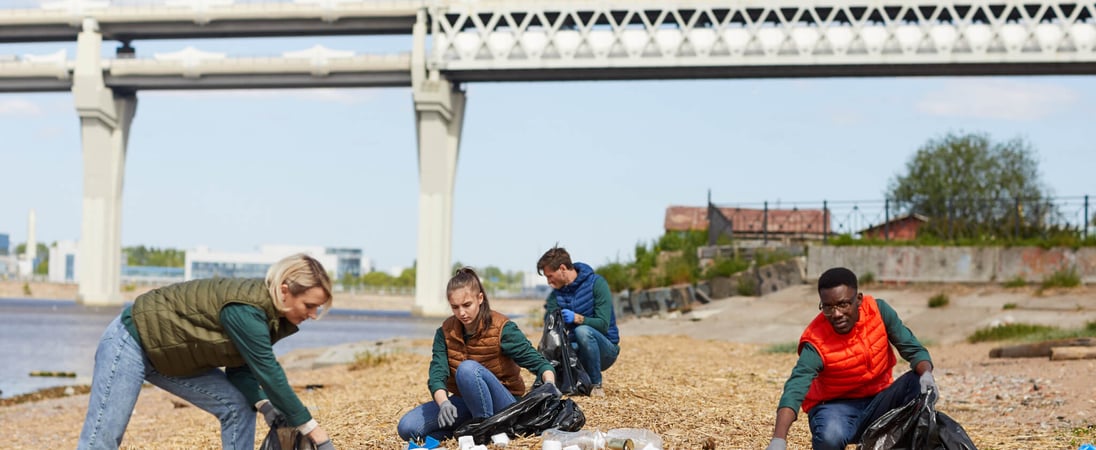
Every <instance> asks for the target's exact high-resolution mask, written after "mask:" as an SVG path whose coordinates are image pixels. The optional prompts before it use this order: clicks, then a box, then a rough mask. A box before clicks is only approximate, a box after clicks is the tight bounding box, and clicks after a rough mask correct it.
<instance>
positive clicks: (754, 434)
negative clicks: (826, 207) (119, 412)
mask: <svg viewBox="0 0 1096 450" xmlns="http://www.w3.org/2000/svg"><path fill="white" fill-rule="evenodd" d="M937 290H938V289H937V288H932V289H921V290H902V291H892V292H885V293H884V295H881V296H884V297H885V298H887V299H888V300H889V301H891V302H892V304H894V305H895V306H896V309H898V311H899V312H900V314H901V315H902V316H903V318H904V319H905V320H906V322H907V324H910V327H911V329H913V330H914V331H915V332H916V333H917V334H918V335H919V337H921V338H922V340H923V341H925V342H926V343H927V344H928V346H929V350H930V352H931V353H932V356H933V359H934V361H935V362H936V365H937V371H936V379H937V382H938V384H939V385H940V389H941V400H940V402H939V403H938V405H937V406H938V409H939V410H941V411H943V412H945V413H947V414H949V415H950V416H952V417H953V418H955V419H956V420H958V421H959V423H961V424H962V425H963V426H964V427H965V428H966V430H967V432H968V433H969V434H970V435H971V437H972V438H973V440H974V442H975V443H976V444H977V445H978V447H979V448H980V449H983V450H986V449H1076V448H1077V447H1078V445H1079V444H1081V443H1083V442H1092V441H1093V440H1096V429H1094V428H1093V426H1092V424H1093V423H1094V422H1096V383H1093V381H1092V380H1093V377H1092V375H1091V374H1093V373H1096V361H1094V360H1081V361H1049V360H1047V359H1045V358H1027V359H990V358H989V357H988V353H989V350H990V349H991V348H992V347H994V345H992V344H966V343H962V342H956V341H955V339H952V338H949V336H958V335H959V334H963V335H965V334H969V331H963V332H962V333H959V332H957V331H956V330H967V329H969V330H970V331H972V330H973V328H972V327H974V326H977V325H980V324H984V323H987V322H989V321H994V320H998V319H999V318H1000V317H999V315H1000V314H1003V313H1007V314H1008V315H1009V316H1010V317H1015V318H1016V319H1017V320H1019V321H1025V320H1029V319H1030V321H1037V322H1038V321H1053V322H1050V323H1051V324H1053V323H1067V322H1069V321H1073V322H1083V321H1085V320H1092V316H1093V315H1094V312H1093V311H1096V308H1093V307H1092V305H1093V304H1096V290H1093V289H1082V290H1080V291H1070V292H1064V293H1061V294H1060V295H1059V296H1057V297H1055V296H1050V297H1046V296H1035V295H1032V294H1031V293H1030V292H1016V291H1007V292H996V291H993V292H989V291H985V290H968V291H969V292H962V291H961V290H958V289H955V288H948V292H952V293H953V294H954V295H953V296H952V304H951V306H949V307H948V309H947V310H927V309H926V308H924V307H923V305H924V304H925V299H926V298H928V297H929V296H931V295H932V294H934V293H935V292H936V291H937ZM810 291H811V290H810V289H809V287H808V288H803V289H800V290H789V291H787V292H786V293H783V294H779V295H772V296H766V297H764V298H762V299H747V298H741V299H737V298H732V299H728V300H722V301H719V302H713V303H712V304H710V305H707V306H705V307H701V308H698V309H697V310H696V311H694V313H695V316H694V317H691V318H690V317H688V316H683V317H678V318H677V319H674V318H672V317H671V318H665V319H643V320H635V319H633V320H628V321H624V322H623V323H622V325H621V329H622V335H623V336H624V337H623V338H622V342H621V346H622V352H621V357H620V359H619V360H618V361H617V363H616V364H615V365H614V366H613V367H612V368H611V369H609V370H608V371H606V373H605V383H606V386H605V391H606V393H607V396H606V397H603V398H590V397H577V398H575V400H576V402H578V404H579V405H580V406H581V408H582V409H583V411H584V413H585V414H586V417H587V423H586V428H587V429H595V428H596V429H601V430H602V431H606V430H609V429H612V428H645V429H649V430H652V431H654V432H656V433H658V434H659V435H660V436H661V437H662V439H663V441H664V444H665V445H664V447H665V448H666V449H700V448H713V446H714V448H718V449H760V448H764V447H765V445H766V444H767V443H768V440H769V436H770V435H771V432H772V422H773V418H774V413H775V405H776V402H777V400H778V398H779V396H780V393H781V388H782V386H783V383H784V380H785V378H786V377H787V374H788V373H789V371H790V370H791V367H792V365H793V364H794V361H795V356H794V354H791V353H769V352H766V349H767V348H769V344H772V343H782V342H787V341H791V340H794V338H795V336H797V335H798V332H799V331H800V330H801V329H802V326H803V325H804V324H805V323H806V320H804V319H803V318H802V317H800V316H803V317H809V315H810V314H815V313H817V309H814V310H813V311H814V312H813V313H812V312H810V310H811V308H814V307H815V302H816V301H817V300H814V299H812V298H811V292H810ZM1002 302H1010V303H1018V304H1019V307H1017V308H1016V309H1010V310H1008V311H1004V312H1002V309H1001V303H1002ZM1067 303H1068V304H1069V306H1068V308H1065V309H1067V310H1068V311H1066V312H1062V311H1061V310H1062V309H1063V308H1059V307H1057V306H1056V305H1065V304H1067ZM499 306H502V305H499ZM1052 307H1053V308H1052ZM527 308H528V306H526V305H521V306H517V307H514V308H512V309H511V311H520V312H527V311H525V309H527ZM694 313H690V314H694ZM1063 314H1065V315H1063ZM1078 315H1081V317H1077V316H1078ZM521 326H522V328H523V329H524V330H526V331H527V332H529V331H531V330H534V328H532V327H531V326H528V325H526V324H522V325H521ZM757 329H761V330H763V331H764V333H763V335H759V334H758V333H756V332H754V331H751V330H757ZM682 330H689V332H688V333H686V332H685V331H682ZM686 334H688V335H686ZM529 337H530V339H531V340H532V341H533V342H536V341H537V340H539V332H535V333H530V336H529ZM709 338H711V339H709ZM761 338H763V339H761ZM743 342H750V343H743ZM414 344H415V345H417V346H421V347H425V346H428V345H429V342H427V341H414ZM89 357H90V356H89ZM427 365H428V358H427V356H424V355H422V354H419V353H415V352H406V353H401V354H397V355H395V356H393V357H390V358H388V359H387V360H384V361H382V362H380V363H379V364H377V365H374V366H372V367H366V368H360V369H356V370H351V367H349V366H334V367H326V368H322V369H310V370H297V369H294V370H291V371H290V372H289V377H290V381H291V383H292V384H293V385H294V386H306V385H312V384H318V385H323V388H321V389H314V390H311V391H305V390H303V389H302V390H301V391H300V396H301V398H302V400H303V401H304V402H305V404H306V405H307V406H308V407H309V408H310V409H311V410H312V411H313V414H314V415H315V416H316V418H317V419H318V420H319V422H320V423H321V424H322V425H323V426H324V427H325V428H326V429H327V430H328V431H329V432H330V433H331V434H332V436H333V437H334V441H335V443H336V446H337V447H338V448H340V449H402V448H406V443H404V442H401V441H400V440H399V439H398V437H397V436H396V433H395V427H396V422H397V421H398V420H399V418H400V416H401V415H403V414H404V413H405V412H406V411H408V410H409V409H410V408H412V407H414V406H415V405H417V404H418V403H420V402H423V401H426V400H427V399H428V398H429V394H428V393H427V392H426V387H425V381H426V377H427V374H426V371H427ZM905 369H906V366H904V365H902V364H900V365H899V367H898V368H897V370H899V371H900V370H905ZM525 375H526V377H527V380H528V379H529V375H528V374H525ZM180 405H181V404H180V403H179V402H178V401H177V400H176V399H174V398H173V397H171V396H170V395H169V394H166V393H164V392H162V391H160V390H159V389H157V388H146V389H145V390H144V392H143V393H142V394H141V397H140V399H139V401H138V403H137V407H136V411H135V413H134V415H133V418H132V420H131V422H130V426H129V428H128V431H127V434H126V439H125V442H124V445H123V448H127V449H206V448H218V447H219V442H220V441H219V438H218V436H219V432H218V427H217V422H216V420H215V419H214V418H213V417H212V416H209V415H208V414H206V413H204V412H202V411H200V410H197V409H196V408H194V407H190V406H185V405H182V406H180ZM86 407H87V395H84V394H76V395H72V396H68V397H63V398H55V399H49V400H42V401H37V402H31V403H24V404H18V405H11V406H2V407H0V435H2V436H4V437H5V444H4V448H13V449H23V448H26V449H58V448H74V447H75V443H76V438H77V436H78V434H79V430H80V426H81V423H82V421H83V415H84V411H85V410H86ZM264 428H265V425H262V424H261V423H260V426H259V432H258V433H259V434H260V439H261V435H262V434H264V433H265V430H264ZM443 444H445V445H446V447H447V448H449V449H455V448H457V446H456V443H455V441H452V440H450V441H447V442H444V443H443ZM789 444H790V445H789V448H809V433H808V432H807V427H806V418H805V416H804V415H802V414H801V420H799V421H798V422H796V423H795V425H794V426H793V428H792V432H791V436H790V439H789ZM540 445H541V441H540V439H539V438H537V437H526V438H520V439H516V440H514V441H512V442H511V445H510V446H509V449H518V450H521V449H539V448H540Z"/></svg>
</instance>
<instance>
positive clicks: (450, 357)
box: [396, 267, 556, 441]
mask: <svg viewBox="0 0 1096 450" xmlns="http://www.w3.org/2000/svg"><path fill="white" fill-rule="evenodd" d="M445 295H446V297H447V298H448V300H449V308H450V309H452V310H453V315H452V316H451V317H449V318H448V319H446V320H445V322H443V323H442V324H441V328H438V331H437V332H436V333H435V334H434V346H433V357H432V358H431V360H430V378H429V380H428V381H427V383H426V385H427V387H428V388H429V389H430V393H431V395H433V397H434V401H432V402H426V403H423V404H421V405H419V406H418V407H416V408H415V409H412V410H411V411H409V412H408V413H407V414H405V415H404V416H403V418H401V419H400V423H399V425H398V426H397V427H396V430H397V432H398V433H399V435H400V439H403V440H412V439H415V440H418V439H423V438H425V437H427V436H429V437H432V438H434V439H437V440H439V441H441V440H444V439H447V438H450V437H452V436H453V431H454V430H455V429H456V428H457V427H459V426H460V425H462V424H464V423H465V422H468V421H470V420H472V419H483V418H487V417H491V416H493V415H494V414H495V412H497V411H498V410H500V409H503V408H505V407H507V406H510V405H511V404H513V403H514V402H516V401H517V397H521V396H522V395H524V394H525V381H524V380H522V379H521V370H520V368H519V367H524V368H525V369H526V370H528V371H530V372H532V373H534V374H536V376H537V377H538V378H539V379H541V380H543V381H544V382H545V383H553V384H554V383H555V381H556V374H555V372H554V371H553V370H552V364H551V363H549V362H548V360H547V359H544V357H543V356H541V354H540V353H539V352H537V350H536V349H535V348H533V344H531V343H530V342H529V339H527V338H526V337H525V334H524V333H522V332H521V330H520V329H518V326H517V324H516V323H514V322H512V321H510V319H508V318H507V317H506V316H505V315H503V314H500V313H498V312H495V311H491V303H490V302H489V301H488V300H487V294H486V293H485V292H484V291H483V284H482V283H481V282H480V279H479V276H477V275H476V272H475V271H473V270H472V269H471V268H468V267H465V268H462V269H460V270H457V274H456V275H454V276H453V278H451V279H450V280H449V286H448V287H447V288H446V290H445Z"/></svg>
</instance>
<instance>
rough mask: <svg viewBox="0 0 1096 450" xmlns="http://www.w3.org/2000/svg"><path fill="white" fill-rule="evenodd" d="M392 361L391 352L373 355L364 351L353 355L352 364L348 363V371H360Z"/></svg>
mask: <svg viewBox="0 0 1096 450" xmlns="http://www.w3.org/2000/svg"><path fill="white" fill-rule="evenodd" d="M391 359H392V353H391V352H380V353H373V352H371V351H368V350H366V351H364V352H361V353H358V354H357V355H354V362H352V363H350V367H349V369H350V370H362V369H368V368H371V367H377V366H379V365H382V364H384V363H387V362H388V361H389V360H391Z"/></svg>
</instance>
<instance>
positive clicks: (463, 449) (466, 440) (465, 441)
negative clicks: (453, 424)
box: [457, 436, 476, 450]
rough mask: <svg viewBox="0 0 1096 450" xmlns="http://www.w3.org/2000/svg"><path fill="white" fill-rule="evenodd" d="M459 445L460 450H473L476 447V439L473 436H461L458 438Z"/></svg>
mask: <svg viewBox="0 0 1096 450" xmlns="http://www.w3.org/2000/svg"><path fill="white" fill-rule="evenodd" d="M457 445H458V446H460V450H471V449H472V447H475V446H476V438H474V437H472V436H461V437H459V438H457Z"/></svg>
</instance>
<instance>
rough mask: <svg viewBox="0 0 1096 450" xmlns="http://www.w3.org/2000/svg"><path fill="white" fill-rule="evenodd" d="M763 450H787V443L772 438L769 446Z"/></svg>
mask: <svg viewBox="0 0 1096 450" xmlns="http://www.w3.org/2000/svg"><path fill="white" fill-rule="evenodd" d="M765 450H788V441H786V440H784V439H781V438H776V437H774V438H773V440H771V441H769V446H768V447H765Z"/></svg>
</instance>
